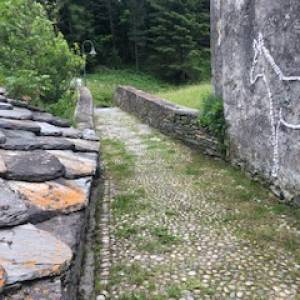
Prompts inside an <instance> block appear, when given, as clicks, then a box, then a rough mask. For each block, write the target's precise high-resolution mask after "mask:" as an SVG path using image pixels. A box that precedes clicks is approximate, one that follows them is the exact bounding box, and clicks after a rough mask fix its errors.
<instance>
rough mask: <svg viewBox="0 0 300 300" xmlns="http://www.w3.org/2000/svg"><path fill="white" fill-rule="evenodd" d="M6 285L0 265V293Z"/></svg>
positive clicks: (4, 275) (3, 271) (4, 274)
mask: <svg viewBox="0 0 300 300" xmlns="http://www.w3.org/2000/svg"><path fill="white" fill-rule="evenodd" d="M5 283H6V272H5V270H4V268H3V267H2V266H1V265H0V293H1V291H2V290H3V288H4V286H5Z"/></svg>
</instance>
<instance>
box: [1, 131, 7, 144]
mask: <svg viewBox="0 0 300 300" xmlns="http://www.w3.org/2000/svg"><path fill="white" fill-rule="evenodd" d="M5 142H6V136H5V135H4V133H3V132H2V131H0V144H3V143H5Z"/></svg>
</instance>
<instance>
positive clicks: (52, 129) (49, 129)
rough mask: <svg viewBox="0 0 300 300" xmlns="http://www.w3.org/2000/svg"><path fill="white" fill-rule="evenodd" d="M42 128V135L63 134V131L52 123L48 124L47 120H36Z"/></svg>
mask: <svg viewBox="0 0 300 300" xmlns="http://www.w3.org/2000/svg"><path fill="white" fill-rule="evenodd" d="M36 123H37V124H38V125H39V126H40V128H41V133H40V134H41V135H52V136H61V135H62V131H61V130H60V129H59V128H58V127H56V126H54V125H51V124H48V123H46V122H36Z"/></svg>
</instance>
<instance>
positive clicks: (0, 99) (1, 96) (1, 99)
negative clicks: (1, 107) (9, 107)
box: [0, 95, 7, 103]
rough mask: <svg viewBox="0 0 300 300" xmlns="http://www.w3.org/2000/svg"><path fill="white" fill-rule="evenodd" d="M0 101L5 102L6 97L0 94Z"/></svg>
mask: <svg viewBox="0 0 300 300" xmlns="http://www.w3.org/2000/svg"><path fill="white" fill-rule="evenodd" d="M0 102H1V103H4V102H7V98H6V97H5V96H3V95H0Z"/></svg>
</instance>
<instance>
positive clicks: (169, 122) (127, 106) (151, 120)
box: [114, 86, 222, 157]
mask: <svg viewBox="0 0 300 300" xmlns="http://www.w3.org/2000/svg"><path fill="white" fill-rule="evenodd" d="M114 102H115V104H116V105H117V106H119V107H120V108H121V109H123V110H125V111H127V112H129V113H132V114H134V115H135V116H137V117H138V118H140V119H141V120H142V121H144V122H145V123H147V124H149V125H150V126H152V127H154V128H157V129H159V130H160V131H161V132H163V133H164V134H166V135H169V136H172V137H174V138H176V139H179V140H181V141H183V142H184V143H186V144H188V145H190V146H193V147H195V148H197V149H200V150H201V151H202V152H204V153H205V154H208V155H211V156H217V157H221V156H222V155H221V152H220V151H219V149H220V147H219V144H218V142H217V141H216V139H215V138H213V137H212V136H210V135H209V134H208V133H207V131H206V130H205V129H204V128H202V127H200V126H199V124H198V116H199V112H198V111H197V110H195V109H189V108H186V107H180V106H177V105H175V104H173V103H170V102H168V101H165V100H163V99H160V98H158V97H155V96H153V95H150V94H147V93H145V92H143V91H140V90H137V89H135V88H133V87H130V86H120V87H118V88H117V90H116V92H115V95H114Z"/></svg>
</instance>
